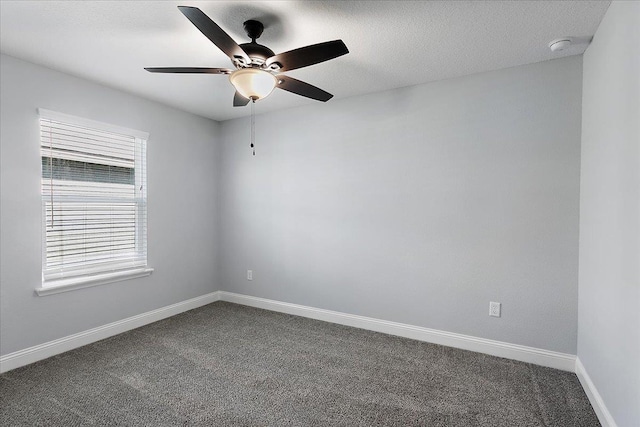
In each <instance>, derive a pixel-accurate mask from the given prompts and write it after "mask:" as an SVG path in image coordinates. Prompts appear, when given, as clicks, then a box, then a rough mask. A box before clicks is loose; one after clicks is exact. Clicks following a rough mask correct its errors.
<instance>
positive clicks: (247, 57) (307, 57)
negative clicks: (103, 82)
mask: <svg viewBox="0 0 640 427" xmlns="http://www.w3.org/2000/svg"><path fill="white" fill-rule="evenodd" d="M178 9H180V12H182V13H183V14H184V16H186V17H187V19H188V20H189V21H191V23H192V24H193V25H195V26H196V27H197V28H198V29H199V30H200V31H201V32H202V34H204V35H205V36H206V37H207V38H208V39H209V40H211V41H212V42H213V44H215V45H216V46H217V47H218V48H219V49H220V50H221V51H222V52H224V53H225V54H226V55H227V56H229V58H230V59H231V62H232V63H233V65H234V66H235V68H236V69H235V70H231V69H228V68H202V67H150V68H145V70H147V71H149V72H152V73H199V74H225V75H228V76H229V80H230V81H231V83H232V84H233V86H234V87H235V89H236V93H235V96H234V97H233V106H234V107H242V106H245V105H247V104H248V103H249V101H253V102H255V101H256V100H258V99H262V98H265V97H266V96H268V95H269V94H270V93H271V92H272V91H273V89H274V88H279V89H282V90H286V91H288V92H292V93H295V94H297V95H301V96H306V97H307V98H311V99H316V100H318V101H323V102H326V101H328V100H329V99H331V98H332V97H333V95H332V94H330V93H329V92H325V91H324V90H322V89H320V88H318V87H315V86H313V85H310V84H309V83H305V82H303V81H300V80H296V79H294V78H292V77H289V76H286V75H284V74H280V73H281V72H283V71H290V70H295V69H297V68H302V67H307V66H309V65H313V64H318V63H320V62H324V61H328V60H330V59H333V58H337V57H339V56H342V55H344V54H347V53H349V50H348V49H347V46H345V44H344V43H343V42H342V40H333V41H329V42H324V43H318V44H314V45H310V46H306V47H301V48H298V49H294V50H290V51H288V52H284V53H280V54H277V55H276V54H274V53H273V51H272V50H271V49H269V48H268V47H266V46H263V45H261V44H258V43H256V39H257V38H259V37H260V35H261V34H262V31H263V30H264V25H263V24H262V23H261V22H260V21H256V20H249V21H246V22H245V23H244V30H245V31H246V33H247V35H248V36H249V38H251V42H250V43H243V44H240V45H238V44H237V43H236V42H235V41H234V40H233V39H232V38H231V37H230V36H229V35H228V34H227V33H226V32H225V31H224V30H223V29H222V28H220V27H219V26H218V25H217V24H216V23H215V22H213V21H212V20H211V19H210V18H209V17H208V16H207V15H205V13H204V12H202V11H201V10H200V9H198V8H197V7H190V6H178Z"/></svg>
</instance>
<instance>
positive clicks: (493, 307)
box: [489, 301, 501, 317]
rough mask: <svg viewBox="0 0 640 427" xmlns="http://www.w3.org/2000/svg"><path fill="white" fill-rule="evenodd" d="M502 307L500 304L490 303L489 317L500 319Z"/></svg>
mask: <svg viewBox="0 0 640 427" xmlns="http://www.w3.org/2000/svg"><path fill="white" fill-rule="evenodd" d="M500 306H501V304H500V303H499V302H493V301H491V302H490V303H489V316H493V317H500Z"/></svg>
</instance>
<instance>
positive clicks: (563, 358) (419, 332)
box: [220, 291, 576, 372]
mask: <svg viewBox="0 0 640 427" xmlns="http://www.w3.org/2000/svg"><path fill="white" fill-rule="evenodd" d="M220 300H222V301H228V302H233V303H236V304H242V305H248V306H251V307H257V308H263V309H266V310H271V311H277V312H280V313H287V314H293V315H296V316H302V317H308V318H310V319H317V320H323V321H325V322H331V323H338V324H340V325H347V326H353V327H356V328H360V329H367V330H370V331H375V332H382V333H385V334H390V335H397V336H400V337H405V338H411V339H415V340H419V341H425V342H429V343H433V344H440V345H445V346H449V347H455V348H460V349H463V350H470V351H475V352H478V353H485V354H490V355H492V356H498V357H504V358H507V359H513V360H519V361H521V362H527V363H533V364H535V365H541V366H547V367H550V368H555V369H561V370H563V371H570V372H573V371H574V370H575V366H576V365H575V360H576V357H575V356H574V355H572V354H566V353H558V352H555V351H549V350H543V349H540V348H534V347H527V346H524V345H518V344H510V343H506V342H502V341H494V340H489V339H485V338H478V337H473V336H469V335H462V334H456V333H453V332H446V331H440V330H437V329H429V328H423V327H420V326H413V325H407V324H404V323H397V322H390V321H387V320H380V319H373V318H371V317H364V316H356V315H353V314H347V313H340V312H337V311H331V310H323V309H319V308H313V307H307V306H304V305H298V304H290V303H286V302H280V301H274V300H269V299H264V298H258V297H252V296H247V295H241V294H236V293H232V292H225V291H220Z"/></svg>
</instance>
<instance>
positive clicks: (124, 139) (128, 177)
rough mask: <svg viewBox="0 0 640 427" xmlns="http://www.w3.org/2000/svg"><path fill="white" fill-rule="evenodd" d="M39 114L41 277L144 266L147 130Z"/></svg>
mask: <svg viewBox="0 0 640 427" xmlns="http://www.w3.org/2000/svg"><path fill="white" fill-rule="evenodd" d="M39 112H40V150H41V157H42V211H43V228H44V232H43V238H44V242H43V269H42V270H43V271H42V273H43V282H45V283H46V282H47V281H49V280H51V281H53V280H57V279H63V278H68V277H77V276H83V275H94V274H98V273H104V272H113V271H118V270H125V269H130V268H135V267H144V266H146V265H147V182H146V181H147V179H146V139H147V137H148V134H145V133H143V132H139V131H135V130H130V129H125V128H120V127H116V126H112V125H108V124H104V123H100V122H95V121H91V120H86V119H82V118H78V117H74V116H69V115H65V114H61V113H55V112H52V111H48V110H43V109H40V110H39Z"/></svg>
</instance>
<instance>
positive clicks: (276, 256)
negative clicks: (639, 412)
mask: <svg viewBox="0 0 640 427" xmlns="http://www.w3.org/2000/svg"><path fill="white" fill-rule="evenodd" d="M581 64H582V58H581V57H570V58H566V59H561V60H555V61H548V62H544V63H538V64H534V65H528V66H523V67H516V68H511V69H505V70H500V71H494V72H489V73H483V74H478V75H472V76H468V77H464V78H458V79H453V80H447V81H440V82H436V83H432V84H426V85H420V86H415V87H408V88H404V89H399V90H393V91H389V92H383V93H376V94H373V95H367V96H360V97H354V98H348V99H343V100H332V101H329V103H328V104H320V103H318V104H316V105H313V106H310V107H305V108H299V109H292V110H288V111H281V112H276V113H270V114H267V115H259V116H258V117H257V119H256V134H257V136H256V138H257V141H256V151H257V154H256V156H255V157H253V156H251V152H250V149H249V137H250V133H249V119H248V118H243V119H238V120H233V121H228V122H223V123H222V141H223V149H222V153H221V154H222V162H221V170H220V177H221V187H220V193H219V197H220V199H219V203H218V206H219V208H220V217H219V220H220V251H221V252H220V260H221V264H220V271H219V273H220V276H219V277H220V280H219V282H220V284H221V286H222V287H223V289H224V290H228V291H232V292H239V293H243V294H248V295H254V296H260V297H265V298H272V299H276V300H280V301H286V302H292V303H298V304H303V305H309V306H313V307H318V308H324V309H330V310H337V311H341V312H347V313H351V314H358V315H364V316H370V317H374V318H380V319H386V320H391V321H398V322H404V323H408V324H412V325H419V326H424V327H429V328H436V329H440V330H446V331H451V332H457V333H462V334H469V335H473V336H478V337H484V338H489V339H496V340H501V341H506V342H511V343H517V344H523V345H529V346H533V347H538V348H544V349H549V350H555V351H560V352H566V353H571V354H575V352H576V339H577V338H576V335H577V298H578V297H577V291H578V221H579V219H578V208H579V179H580V178H579V167H580V119H581V106H580V103H581V81H582V69H581ZM327 89H330V88H327ZM292 96H293V95H292ZM256 108H257V110H258V112H259V110H260V104H259V103H257V104H256ZM247 269H253V272H254V280H253V281H247V280H246V270H247ZM489 301H498V302H501V303H502V304H503V317H502V318H500V319H496V318H491V317H489V316H488V306H489Z"/></svg>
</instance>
